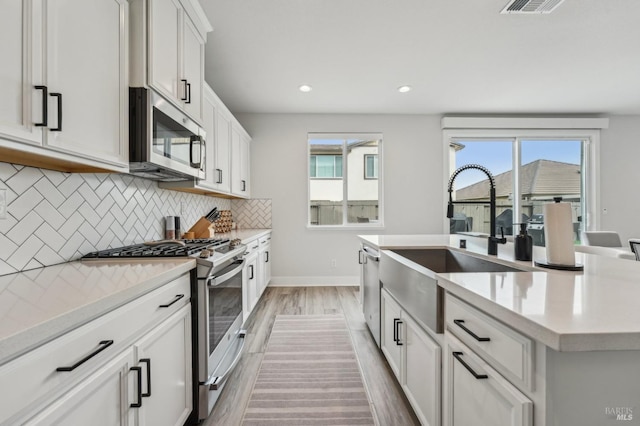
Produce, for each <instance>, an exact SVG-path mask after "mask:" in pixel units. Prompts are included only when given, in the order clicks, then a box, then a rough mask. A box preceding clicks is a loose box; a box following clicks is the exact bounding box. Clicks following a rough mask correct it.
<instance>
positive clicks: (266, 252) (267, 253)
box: [264, 251, 269, 263]
mask: <svg viewBox="0 0 640 426" xmlns="http://www.w3.org/2000/svg"><path fill="white" fill-rule="evenodd" d="M264 254H265V255H266V256H267V258H266V259H265V260H264V262H265V263H269V252H268V251H265V252H264Z"/></svg>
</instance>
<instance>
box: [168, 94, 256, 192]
mask: <svg viewBox="0 0 640 426" xmlns="http://www.w3.org/2000/svg"><path fill="white" fill-rule="evenodd" d="M202 122H203V126H204V130H205V132H206V139H205V172H206V178H205V179H200V180H196V179H194V180H192V181H180V182H159V183H158V184H159V186H160V187H161V188H167V189H174V190H177V191H187V192H195V193H199V194H212V195H218V196H224V197H232V198H249V197H250V191H249V188H250V170H249V166H250V151H251V137H250V136H249V134H248V133H247V132H246V131H245V130H244V128H242V126H241V125H240V123H239V122H238V120H236V118H235V117H234V116H233V115H232V114H231V112H229V110H228V109H227V107H226V106H225V105H224V103H223V102H222V101H221V100H220V98H218V96H217V95H216V94H215V92H214V91H213V90H212V89H211V88H210V87H209V86H208V85H207V84H206V83H205V86H204V99H203V119H202Z"/></svg>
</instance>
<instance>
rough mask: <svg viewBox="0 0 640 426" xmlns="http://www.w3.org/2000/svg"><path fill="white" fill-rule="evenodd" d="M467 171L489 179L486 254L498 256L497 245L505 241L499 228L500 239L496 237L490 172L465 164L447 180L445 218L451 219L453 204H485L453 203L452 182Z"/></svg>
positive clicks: (493, 194) (502, 231) (479, 202)
mask: <svg viewBox="0 0 640 426" xmlns="http://www.w3.org/2000/svg"><path fill="white" fill-rule="evenodd" d="M469 169H476V170H480V171H481V172H483V173H484V174H486V175H487V177H488V178H489V216H490V224H489V226H490V228H491V230H490V235H489V242H488V245H487V253H488V254H493V255H496V254H498V244H505V243H506V242H507V239H506V238H505V237H504V229H503V228H502V227H500V233H501V234H502V237H501V238H497V237H496V184H495V181H494V179H493V175H492V174H491V172H490V171H489V170H488V169H487V168H486V167H484V166H481V165H479V164H467V165H465V166H462V167H460V168H458V169H457V170H456V171H455V172H453V174H452V175H451V177H450V178H449V188H448V189H447V190H448V191H449V205H448V206H447V217H448V218H449V219H451V218H452V217H453V205H454V204H458V203H461V204H487V203H486V201H453V196H452V193H453V181H454V180H455V179H456V177H458V175H459V174H460V173H461V172H464V171H465V170H469Z"/></svg>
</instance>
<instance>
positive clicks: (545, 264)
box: [533, 197, 584, 271]
mask: <svg viewBox="0 0 640 426" xmlns="http://www.w3.org/2000/svg"><path fill="white" fill-rule="evenodd" d="M561 201H562V197H553V202H554V203H559V202H561ZM533 263H534V265H536V266H539V267H541V268H548V269H556V270H560V271H583V270H584V265H582V264H580V263H576V264H573V265H560V264H557V263H549V262H547V261H546V260H536V261H534V262H533Z"/></svg>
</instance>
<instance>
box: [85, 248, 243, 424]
mask: <svg viewBox="0 0 640 426" xmlns="http://www.w3.org/2000/svg"><path fill="white" fill-rule="evenodd" d="M245 249H246V246H245V245H244V244H241V243H240V241H239V240H234V241H230V240H229V239H221V238H217V239H215V238H214V239H198V240H162V241H153V242H149V243H144V244H136V245H131V246H126V247H119V248H115V249H108V250H102V251H98V252H93V253H89V254H87V255H86V256H84V257H83V258H82V259H83V260H84V261H88V260H95V261H99V260H116V259H130V258H154V259H157V258H176V257H192V258H195V259H196V262H197V268H196V274H195V278H194V279H193V280H192V283H191V292H192V306H193V308H194V315H193V318H194V321H193V329H194V333H193V336H194V351H193V353H194V354H195V355H194V361H195V365H194V370H195V371H196V372H197V385H198V386H197V389H196V388H194V395H195V401H194V411H195V412H196V413H197V414H198V420H202V419H205V418H207V416H208V415H209V414H210V413H211V410H212V409H213V406H214V404H215V402H216V401H217V399H218V396H219V395H220V392H221V391H222V388H223V386H224V384H225V382H226V380H227V378H228V377H229V375H230V373H231V371H232V370H233V368H234V367H235V366H236V364H237V363H238V361H239V360H240V357H241V355H242V349H243V347H244V336H245V334H246V333H245V331H244V330H242V271H243V267H244V262H245V261H244V259H243V255H244V252H245ZM192 276H193V275H192Z"/></svg>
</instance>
